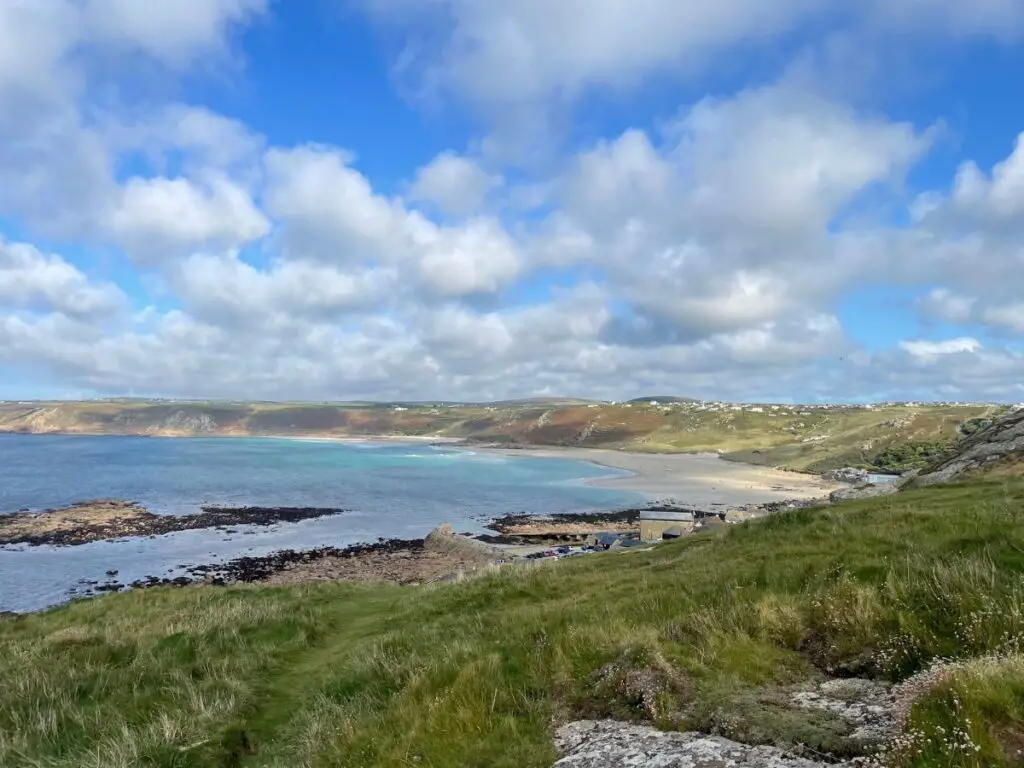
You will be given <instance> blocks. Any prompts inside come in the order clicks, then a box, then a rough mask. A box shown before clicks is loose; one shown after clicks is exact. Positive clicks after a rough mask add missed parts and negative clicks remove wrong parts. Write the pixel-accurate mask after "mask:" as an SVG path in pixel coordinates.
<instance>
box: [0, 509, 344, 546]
mask: <svg viewBox="0 0 1024 768" xmlns="http://www.w3.org/2000/svg"><path fill="white" fill-rule="evenodd" d="M201 509H202V511H201V512H199V513H197V514H193V515H156V514H153V513H152V512H150V511H148V510H147V509H145V507H142V506H141V505H139V504H137V503H135V502H131V501H117V500H114V501H110V500H103V501H86V502H80V503H78V504H72V505H71V506H68V507H63V508H61V509H52V510H46V511H44V512H16V513H14V514H10V515H0V545H2V544H27V545H29V546H39V545H51V546H57V547H67V546H75V545H78V544H87V543H90V542H93V541H104V540H113V539H122V538H124V537H136V536H149V537H153V536H160V535H163V534H166V533H174V532H177V531H188V530H196V529H202V528H228V527H231V526H240V525H258V526H269V525H276V524H277V523H297V522H300V521H302V520H311V519H314V518H319V517H328V516H331V515H339V514H343V513H344V512H346V510H344V509H340V508H337V507H214V506H204V507H202V508H201Z"/></svg>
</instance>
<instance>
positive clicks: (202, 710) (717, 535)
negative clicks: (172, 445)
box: [0, 480, 1024, 768]
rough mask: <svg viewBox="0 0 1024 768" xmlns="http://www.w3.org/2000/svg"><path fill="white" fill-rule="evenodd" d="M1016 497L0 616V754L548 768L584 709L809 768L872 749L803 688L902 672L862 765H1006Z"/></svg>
mask: <svg viewBox="0 0 1024 768" xmlns="http://www.w3.org/2000/svg"><path fill="white" fill-rule="evenodd" d="M1022 510H1024V485H1022V481H1020V480H1012V481H1008V482H1005V483H1004V482H1000V483H974V484H970V485H956V486H944V487H934V488H925V489H919V490H914V491H909V492H906V493H901V494H898V495H896V496H893V497H889V498H886V499H881V500H877V499H876V500H872V501H868V502H858V503H853V504H841V505H834V506H831V507H827V508H824V509H804V510H799V511H795V512H792V513H788V514H780V515H776V516H773V517H771V518H768V519H766V520H763V521H755V522H750V523H745V524H741V525H736V526H729V527H727V528H726V529H724V530H719V531H717V532H713V533H703V534H698V535H695V536H692V537H689V538H687V539H684V540H682V541H678V542H670V543H665V544H662V545H659V546H658V547H656V548H654V549H652V550H647V551H637V550H635V549H633V550H624V551H623V552H622V553H609V554H603V555H594V556H590V557H585V558H577V559H575V560H571V559H570V560H566V561H563V562H559V563H555V564H549V565H541V566H536V567H522V568H516V569H506V570H502V571H499V572H495V573H493V574H492V575H489V576H486V577H482V578H479V579H474V580H469V581H465V582H462V583H455V584H448V585H438V586H434V587H409V588H400V587H387V586H360V587H356V586H352V585H348V584H339V583H327V584H323V583H321V584H319V585H307V586H298V587H287V588H284V587H280V588H268V587H241V588H239V587H234V588H215V587H197V588H187V589H178V590H174V589H170V588H159V589H154V590H143V591H134V592H131V593H128V594H120V595H113V596H110V597H104V598H99V599H96V600H89V601H84V602H79V603H74V604H71V605H69V606H66V607H64V608H60V609H57V610H53V611H49V612H46V613H44V614H40V615H32V616H27V617H23V618H8V619H4V618H2V617H0V649H3V653H0V680H2V681H3V683H4V684H3V685H0V764H2V765H3V766H5V767H8V766H9V768H22V767H24V768H29V766H42V765H45V766H50V767H51V768H64V767H66V768H82V766H96V767H97V768H98V767H99V766H103V767H104V768H109V767H110V766H137V765H146V766H154V767H157V766H166V768H202V767H204V766H211V767H214V766H221V767H223V766H236V767H237V768H274V767H276V766H280V767H281V768H285V767H286V766H287V767H288V768H291V767H292V766H300V765H308V766H321V767H322V768H328V767H331V766H337V767H338V768H373V767H374V766H412V765H420V766H432V768H467V766H488V768H505V767H507V768H513V766H514V767H515V768H550V766H551V765H552V763H553V762H554V761H555V760H556V759H557V758H558V755H557V753H556V750H555V747H554V744H553V740H552V737H553V735H554V733H555V732H556V731H557V730H558V726H559V725H561V724H564V723H566V722H569V721H577V720H580V719H589V720H598V719H605V718H613V719H616V720H626V721H633V722H645V721H646V722H653V723H654V724H656V725H657V726H659V727H660V728H662V729H667V730H677V731H682V730H691V731H698V732H702V733H714V734H720V735H722V736H725V737H728V738H730V739H733V740H735V741H737V742H743V743H747V744H768V745H779V746H782V747H786V748H798V749H802V750H803V754H804V755H806V756H811V757H813V758H814V759H815V761H818V760H821V761H827V760H828V759H829V758H828V756H832V757H835V758H849V757H851V756H853V755H857V754H861V753H863V752H864V751H866V750H870V748H871V738H869V736H870V734H869V735H865V734H864V733H863V729H859V728H858V727H856V726H855V725H854V724H852V723H851V722H850V721H849V720H848V719H847V718H845V717H844V716H843V715H842V714H841V713H842V711H843V708H844V703H843V702H842V701H839V702H829V701H823V699H822V697H821V696H820V692H822V691H824V690H829V689H828V688H826V686H827V685H828V683H827V682H826V681H828V680H829V679H830V678H831V679H832V682H833V683H834V682H835V680H834V678H837V677H839V678H850V677H856V678H861V679H862V681H863V682H862V684H859V685H862V687H876V688H878V689H879V690H880V691H882V692H883V693H884V692H886V691H888V688H887V687H886V686H887V683H888V682H890V681H907V682H906V684H905V685H904V686H903V687H902V688H901V689H899V691H898V695H893V696H890V694H889V693H885V695H884V696H882V698H883V699H884V701H883V704H884V706H887V707H888V706H891V707H893V709H892V710H891V711H890V710H887V709H886V710H883V718H882V720H883V725H885V726H886V727H887V728H889V729H894V730H897V731H898V730H900V729H902V730H903V734H902V735H899V736H896V737H895V738H894V739H893V740H892V741H890V742H889V746H890V747H891V749H890V751H889V752H888V753H887V755H886V757H885V760H884V762H882V763H874V765H887V766H891V767H892V768H925V766H956V767H958V768H1000V767H1006V768H1014V767H1018V766H1020V765H1021V759H1020V755H1019V753H1018V751H1017V750H1018V749H1020V748H1021V747H1022V746H1024V662H1022V657H1021V649H1022V648H1024V645H1022V644H1024V583H1022V582H1021V578H1020V574H1021V572H1022V570H1024V526H1022V522H1024V519H1022V514H1024V513H1022ZM938 659H947V660H951V662H946V663H945V664H943V665H941V666H939V667H932V666H931V665H932V664H933V663H935V662H936V660H938ZM872 738H873V737H872ZM888 738H889V737H888V736H885V737H884V738H883V740H887V739H888ZM607 764H608V763H605V765H607ZM621 764H626V763H620V765H621ZM629 764H631V765H644V764H651V763H650V762H641V761H640V760H639V759H638V760H636V761H635V762H632V763H629ZM665 764H669V763H665ZM672 764H679V765H687V764H691V765H692V764H697V765H725V764H726V763H724V762H709V761H707V760H705V762H696V763H694V762H691V763H685V762H679V763H672ZM730 764H731V763H730ZM746 764H747V765H750V763H746ZM753 764H754V765H766V764H771V765H791V764H792V763H788V762H787V763H780V762H772V763H765V762H759V763H753ZM817 764H818V763H817V762H815V765H817ZM573 765H593V764H592V763H573ZM845 765H850V763H845Z"/></svg>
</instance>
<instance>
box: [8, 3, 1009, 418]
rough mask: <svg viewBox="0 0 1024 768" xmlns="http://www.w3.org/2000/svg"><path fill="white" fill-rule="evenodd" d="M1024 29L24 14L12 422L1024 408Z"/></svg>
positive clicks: (427, 16) (768, 17) (232, 8)
mask: <svg viewBox="0 0 1024 768" xmlns="http://www.w3.org/2000/svg"><path fill="white" fill-rule="evenodd" d="M1022 43H1024V0H974V1H973V2H969V3H968V2H963V0H772V2H764V0H716V2H706V0H502V1H501V2H497V1H496V0H493V1H492V0H289V1H288V2H287V3H286V2H283V1H278V2H274V0H146V2H141V0H0V398H30V397H89V396H95V395H107V394H134V395H158V396H183V397H238V398H270V399H314V398H315V399H323V398H336V399H347V398H372V399H399V398H416V399H434V398H449V399H457V398H458V399H491V398H503V397H520V396H536V395H575V396H585V397H601V398H611V399H614V398H622V397H627V396H628V397H632V396H635V395H638V394H650V393H659V394H660V393H664V394H668V393H673V394H680V395H689V396H696V397H717V398H722V399H736V400H766V399H767V400H778V401H863V400H875V399H893V398H898V399H910V398H914V399H917V398H929V399H984V400H1009V401H1021V400H1024V344H1022V340H1024V134H1022V133H1021V132H1022V131H1024V86H1022V85H1021V83H1024V45H1022Z"/></svg>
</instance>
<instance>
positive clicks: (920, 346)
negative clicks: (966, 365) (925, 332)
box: [900, 337, 981, 358]
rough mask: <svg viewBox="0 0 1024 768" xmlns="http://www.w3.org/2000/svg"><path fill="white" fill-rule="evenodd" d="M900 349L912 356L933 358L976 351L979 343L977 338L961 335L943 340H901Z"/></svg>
mask: <svg viewBox="0 0 1024 768" xmlns="http://www.w3.org/2000/svg"><path fill="white" fill-rule="evenodd" d="M900 349H902V350H903V351H904V352H908V353H910V355H912V356H913V357H921V358H933V357H940V356H943V355H958V354H961V353H964V352H977V351H978V350H980V349H981V343H980V342H979V341H978V340H977V339H972V338H970V337H963V338H959V339H946V340H945V341H901V342H900Z"/></svg>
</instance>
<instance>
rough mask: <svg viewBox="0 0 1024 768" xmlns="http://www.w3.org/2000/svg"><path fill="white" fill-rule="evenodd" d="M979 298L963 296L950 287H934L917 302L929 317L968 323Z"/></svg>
mask: <svg viewBox="0 0 1024 768" xmlns="http://www.w3.org/2000/svg"><path fill="white" fill-rule="evenodd" d="M976 303H977V299H976V298H974V297H973V296H961V295H959V294H956V293H954V292H953V291H951V290H949V289H948V288H933V289H932V290H931V291H929V292H928V294H927V295H926V296H924V297H922V298H921V299H919V300H918V302H917V307H918V309H919V310H920V311H921V312H922V313H923V314H924V315H925V316H927V317H931V318H935V319H938V320H945V321H946V322H949V323H966V322H969V321H970V320H971V317H972V315H973V314H974V307H975V304H976Z"/></svg>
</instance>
